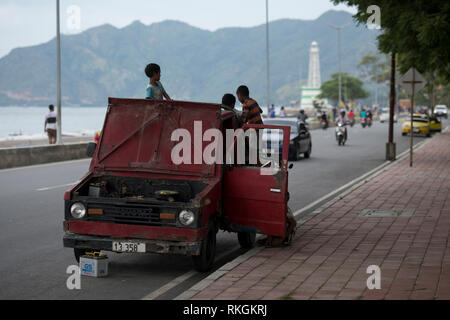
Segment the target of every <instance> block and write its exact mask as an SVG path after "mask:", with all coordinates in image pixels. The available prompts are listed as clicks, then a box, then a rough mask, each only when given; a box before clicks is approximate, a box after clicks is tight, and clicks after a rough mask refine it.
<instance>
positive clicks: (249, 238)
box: [237, 232, 256, 249]
mask: <svg viewBox="0 0 450 320" xmlns="http://www.w3.org/2000/svg"><path fill="white" fill-rule="evenodd" d="M237 235H238V240H239V244H240V245H241V248H243V249H251V248H253V247H254V246H255V240H256V233H255V232H238V234H237Z"/></svg>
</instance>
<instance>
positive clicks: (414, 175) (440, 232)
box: [192, 132, 450, 300]
mask: <svg viewBox="0 0 450 320" xmlns="http://www.w3.org/2000/svg"><path fill="white" fill-rule="evenodd" d="M364 209H381V210H384V212H378V213H381V214H382V215H383V214H385V215H386V214H388V213H394V212H388V210H391V211H393V210H404V211H396V212H395V213H396V214H397V215H398V216H397V215H396V216H394V217H386V216H383V217H376V216H375V215H376V212H372V215H366V216H362V215H361V213H362V212H365V213H368V212H367V211H363V210H364ZM369 213H370V212H369ZM449 231H450V133H448V132H446V133H443V134H441V135H438V136H436V137H434V138H433V139H432V140H430V141H428V142H427V143H426V144H425V145H424V146H423V147H422V148H420V149H419V150H418V151H416V152H415V154H414V167H413V168H410V167H409V158H406V159H404V160H402V161H400V162H398V163H396V164H395V165H394V166H392V167H391V168H389V169H388V170H387V171H385V172H383V173H381V174H379V175H378V176H376V177H375V178H373V179H372V180H370V181H369V182H367V183H366V184H363V185H362V186H360V187H359V188H357V189H355V190H354V191H352V192H351V193H349V194H347V195H346V196H345V197H344V198H343V199H341V200H339V201H337V202H335V203H334V204H332V205H331V206H330V207H328V208H327V209H325V210H324V211H322V212H321V213H319V214H317V215H316V216H315V217H313V218H312V219H310V220H308V221H307V222H305V223H304V224H302V225H300V227H299V229H298V230H297V236H296V238H295V241H294V242H293V244H292V246H291V247H285V248H264V249H261V248H257V249H254V250H255V252H257V253H256V254H255V255H253V256H252V257H250V258H248V259H247V260H245V261H243V262H240V264H238V265H237V266H234V268H230V270H229V271H227V272H224V271H222V273H221V274H220V273H219V274H216V275H215V277H213V278H211V279H212V280H210V281H209V282H204V283H207V284H208V285H206V286H203V287H202V288H200V291H199V292H198V293H197V294H196V295H195V296H193V297H192V299H230V300H233V299H450V243H449ZM370 265H377V266H379V267H380V270H381V289H372V290H369V289H368V288H367V279H368V277H369V276H371V274H368V273H367V267H368V266H370ZM215 278H217V279H215Z"/></svg>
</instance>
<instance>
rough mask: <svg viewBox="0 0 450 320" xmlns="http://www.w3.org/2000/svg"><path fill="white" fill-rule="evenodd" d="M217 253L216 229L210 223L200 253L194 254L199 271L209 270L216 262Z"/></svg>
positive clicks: (194, 260) (195, 265)
mask: <svg viewBox="0 0 450 320" xmlns="http://www.w3.org/2000/svg"><path fill="white" fill-rule="evenodd" d="M215 255H216V230H215V228H214V227H212V226H211V225H210V227H209V228H208V234H207V236H206V239H205V240H203V241H202V245H201V249H200V255H199V256H192V261H193V262H194V267H195V269H196V270H197V271H200V272H205V271H209V270H210V269H211V267H212V265H213V263H214V257H215Z"/></svg>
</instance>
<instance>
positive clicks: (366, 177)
mask: <svg viewBox="0 0 450 320" xmlns="http://www.w3.org/2000/svg"><path fill="white" fill-rule="evenodd" d="M449 128H450V126H447V127H446V128H445V129H444V130H442V132H446V131H448V129H449ZM438 135H440V133H438V134H436V135H434V136H433V138H431V139H427V140H425V141H421V142H419V143H417V144H416V145H415V146H413V150H414V151H417V150H419V149H421V148H422V147H423V146H424V145H426V144H427V143H428V142H430V141H432V140H433V139H434V137H436V136H438ZM408 155H409V150H405V151H404V152H402V153H401V154H399V155H398V157H397V159H396V160H394V161H389V160H387V161H385V162H384V163H383V164H381V165H380V166H378V167H376V168H374V169H372V170H371V171H369V172H367V173H365V174H363V175H361V176H360V177H358V178H356V179H354V180H352V181H350V182H349V183H347V184H345V185H343V186H341V187H339V188H338V189H336V190H334V191H332V192H330V193H328V194H327V195H325V196H324V197H322V198H320V199H318V200H319V201H318V200H316V201H314V202H312V203H311V204H309V205H307V206H305V207H304V208H302V209H300V210H297V211H296V212H294V216H298V215H299V214H301V213H302V212H305V211H307V210H309V209H311V208H312V207H314V206H315V205H317V204H319V203H320V202H323V201H325V200H326V199H328V198H330V197H332V196H333V195H334V194H336V193H339V194H338V195H337V196H336V197H334V198H332V199H331V200H329V201H327V202H326V203H325V204H323V205H322V206H320V207H318V208H317V209H315V210H313V211H312V212H311V213H309V214H307V215H306V216H305V217H302V218H301V219H297V221H298V226H300V225H302V224H304V223H305V222H307V221H308V220H310V219H312V218H314V217H315V216H316V215H318V214H319V213H321V212H322V211H324V210H325V209H327V208H329V207H330V206H332V205H333V204H334V203H336V202H337V201H339V200H342V199H343V198H344V197H345V196H346V195H348V194H349V193H351V192H352V191H354V190H356V189H357V188H359V187H360V186H362V185H364V184H366V183H367V182H369V181H371V180H372V179H374V178H375V177H377V176H378V175H380V174H382V173H383V172H385V171H387V170H389V169H390V168H391V167H393V166H395V165H396V164H398V163H399V162H400V161H403V160H405V158H407V157H408ZM347 187H348V189H347V190H344V189H346V188H347ZM341 190H342V192H339V191H341ZM320 200H321V201H320ZM314 204H315V205H314ZM293 241H295V239H294V240H293ZM263 249H265V247H264V246H260V247H256V248H253V249H251V250H249V251H247V252H246V253H245V254H243V255H241V256H239V257H237V258H235V259H234V260H232V261H230V262H228V263H227V264H225V265H223V266H222V267H221V268H219V269H218V270H217V271H215V272H214V273H212V274H210V275H209V276H208V277H206V278H205V279H203V280H201V281H200V282H198V283H196V284H195V285H193V286H192V287H191V288H190V289H188V290H186V291H185V292H183V293H182V294H180V295H179V296H177V297H175V298H174V300H188V299H191V298H192V297H194V296H195V295H196V294H198V293H200V292H201V291H202V290H204V289H205V288H207V287H208V286H209V285H211V284H212V283H213V282H215V281H216V280H218V279H219V278H221V277H222V276H223V275H225V274H226V273H228V272H229V271H231V270H232V269H234V268H235V267H237V266H239V265H240V264H242V263H243V262H245V261H247V260H248V259H250V258H251V257H253V256H255V255H256V254H258V253H259V252H261V251H262V250H263Z"/></svg>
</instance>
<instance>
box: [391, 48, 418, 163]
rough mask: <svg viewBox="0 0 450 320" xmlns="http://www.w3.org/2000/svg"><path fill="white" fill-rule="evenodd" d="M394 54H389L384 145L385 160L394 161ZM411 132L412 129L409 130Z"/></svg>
mask: <svg viewBox="0 0 450 320" xmlns="http://www.w3.org/2000/svg"><path fill="white" fill-rule="evenodd" d="M395 94H396V90H395V53H394V52H392V53H391V80H390V91H389V138H388V142H387V143H386V160H390V161H394V160H395V157H396V155H395V154H396V150H395V149H396V147H395V142H394V107H395ZM411 131H412V128H411Z"/></svg>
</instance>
